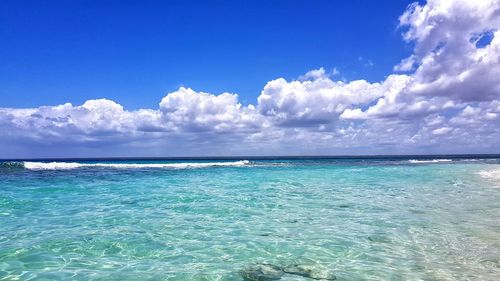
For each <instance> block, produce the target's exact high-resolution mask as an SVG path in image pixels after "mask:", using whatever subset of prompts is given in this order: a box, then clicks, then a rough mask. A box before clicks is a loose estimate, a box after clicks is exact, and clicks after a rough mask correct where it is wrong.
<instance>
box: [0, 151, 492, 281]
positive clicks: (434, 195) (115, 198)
mask: <svg viewBox="0 0 500 281" xmlns="http://www.w3.org/2000/svg"><path fill="white" fill-rule="evenodd" d="M239 160H241V159H239ZM441 160H443V159H439V160H438V161H436V159H417V160H415V159H378V160H377V159H340V160H339V159H312V160H304V159H298V160H250V161H249V162H246V161H237V160H234V161H229V160H228V161H187V160H186V161H177V162H172V161H170V162H168V161H164V162H163V161H139V160H135V161H134V160H129V161H115V162H109V161H97V162H74V163H73V162H71V163H62V164H61V163H60V162H55V163H41V162H30V163H23V162H16V163H14V162H3V163H0V280H69V279H73V280H272V279H273V278H274V279H279V280H315V279H321V278H323V279H324V280H333V279H336V280H500V160H498V159H447V160H449V161H446V159H445V160H444V161H441ZM220 163H224V164H220ZM82 164H83V165H82ZM96 164H98V165H96ZM116 164H126V165H122V166H120V165H116ZM151 164H155V165H151ZM157 164H158V165H157ZM167 164H168V165H167ZM172 164H175V165H172ZM200 164H201V165H200ZM141 165H143V166H141ZM244 278H246V279H244ZM266 278H267V279H266Z"/></svg>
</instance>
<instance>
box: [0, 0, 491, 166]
mask: <svg viewBox="0 0 500 281" xmlns="http://www.w3.org/2000/svg"><path fill="white" fill-rule="evenodd" d="M399 20H400V28H401V29H403V30H404V31H403V39H404V40H405V41H407V42H411V43H412V44H413V45H414V51H413V53H412V54H411V55H410V56H409V57H408V58H405V59H403V60H402V61H401V63H400V64H398V65H396V66H394V70H395V71H402V72H405V74H390V75H388V76H387V78H386V79H384V80H383V81H380V82H378V83H370V82H368V81H366V80H355V81H347V82H345V81H337V80H335V79H334V77H335V75H337V74H338V70H337V69H333V70H332V71H331V72H327V71H326V70H325V69H324V68H319V69H316V70H311V71H309V72H307V73H306V74H305V75H303V76H301V77H299V78H298V79H297V80H292V81H287V80H285V79H284V78H277V79H274V80H271V81H269V82H268V83H267V84H266V85H265V87H264V88H263V90H262V92H261V93H260V95H259V97H258V98H257V103H256V104H255V105H251V104H250V105H242V104H241V103H240V102H239V101H238V96H237V95H236V94H232V93H222V94H218V95H214V94H209V93H204V92H196V91H194V90H192V89H190V88H184V87H181V88H179V89H178V90H176V91H174V92H171V93H168V94H167V95H166V96H165V97H164V98H163V99H162V100H161V102H160V104H159V107H158V108H155V109H140V110H134V111H129V110H126V109H124V108H123V107H122V106H121V105H120V104H117V103H116V102H114V101H111V100H106V99H99V100H89V101H87V102H85V103H84V104H82V105H78V106H74V105H72V104H69V103H67V104H63V105H58V106H43V107H39V108H30V109H15V108H0V128H1V130H2V134H0V144H2V147H3V150H1V152H2V154H3V155H4V157H6V156H8V155H10V154H9V153H13V154H12V155H13V156H16V155H17V156H19V155H21V156H26V155H27V156H30V155H28V154H29V153H30V151H32V152H33V153H32V154H37V153H38V154H37V155H32V156H39V155H42V156H47V155H46V154H44V153H45V152H46V151H48V152H47V153H48V154H50V155H55V156H61V155H60V154H57V153H56V152H55V151H56V150H57V147H60V146H63V145H65V147H66V149H67V150H68V151H70V152H68V153H69V154H71V151H72V149H76V148H89V149H92V148H93V147H96V148H95V149H96V150H95V151H96V153H99V152H102V151H106V152H107V151H108V150H109V151H110V153H114V154H117V155H130V154H129V153H128V152H129V151H138V152H137V154H139V155H179V154H181V155H201V154H203V155H215V154H220V155H228V154H240V155H241V154H302V153H305V154H335V153H339V154H348V153H433V152H437V153H449V152H500V141H499V140H500V78H499V77H500V31H499V30H500V1H498V0H495V1H486V0H476V1H437V0H431V1H428V3H426V4H425V5H419V4H412V5H411V6H410V7H408V9H407V11H405V12H404V13H403V15H402V16H401V17H400V19H399ZM485 34H488V36H489V38H486V39H488V40H489V39H491V42H488V40H486V39H485V40H483V39H482V37H481V36H485ZM479 42H481V44H479ZM485 42H486V43H485ZM359 60H360V61H361V60H364V59H363V58H361V57H360V58H359ZM34 147H35V148H36V147H40V148H39V150H38V151H37V152H35V150H36V149H35V148H34ZM103 147H106V150H103V149H102V148H103ZM47 149H48V150H47ZM23 153H24V154H23ZM50 155H49V156H50ZM86 155H87V154H86ZM62 156H64V155H62Z"/></svg>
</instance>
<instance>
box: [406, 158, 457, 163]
mask: <svg viewBox="0 0 500 281" xmlns="http://www.w3.org/2000/svg"><path fill="white" fill-rule="evenodd" d="M451 161H453V160H451V159H431V160H414V159H412V160H408V162H410V163H412V164H423V163H441V162H451Z"/></svg>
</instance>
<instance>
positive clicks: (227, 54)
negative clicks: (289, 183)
mask: <svg viewBox="0 0 500 281" xmlns="http://www.w3.org/2000/svg"><path fill="white" fill-rule="evenodd" d="M409 3H410V2H409V1H2V2H1V3H0V41H1V42H2V47H1V48H0V61H1V63H0V84H1V85H2V87H1V88H0V95H1V97H2V98H1V99H0V107H35V106H41V105H56V104H61V103H65V102H71V103H74V104H81V103H83V102H84V101H86V100H88V99H95V98H108V99H112V100H114V101H116V102H118V103H120V104H122V105H123V106H124V107H125V108H127V109H137V108H144V107H154V106H156V105H157V104H158V102H159V100H160V99H161V98H162V97H163V96H164V95H165V94H166V93H167V92H170V91H173V90H176V89H177V88H178V87H179V86H181V85H185V86H189V87H191V88H193V89H196V90H199V91H206V92H210V93H222V92H225V91H228V92H233V93H238V94H239V95H240V100H241V102H243V103H255V101H256V98H257V96H258V95H259V94H260V91H261V90H262V88H263V86H264V85H265V84H266V82H267V81H269V80H270V79H274V78H278V77H285V78H296V77H298V76H300V75H302V74H303V73H305V72H307V71H309V70H311V69H317V68H319V67H324V68H325V69H327V70H332V69H333V68H337V69H338V70H339V71H341V73H342V77H341V78H345V79H348V80H351V79H367V80H368V81H380V80H382V79H383V78H384V77H385V76H386V75H387V74H388V73H390V72H391V70H392V67H393V65H395V64H397V63H398V62H399V61H400V60H401V58H404V57H406V56H408V55H409V54H410V53H411V48H409V47H408V46H407V45H406V44H405V43H404V42H402V40H401V35H400V32H399V31H398V30H397V24H398V16H399V15H400V14H401V13H402V11H404V10H405V8H406V6H407V5H408V4H409ZM360 58H362V59H361V60H360Z"/></svg>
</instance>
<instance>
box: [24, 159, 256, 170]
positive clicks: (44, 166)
mask: <svg viewBox="0 0 500 281" xmlns="http://www.w3.org/2000/svg"><path fill="white" fill-rule="evenodd" d="M23 164H24V168H26V169H29V170H70V169H77V168H88V167H102V168H116V169H147V168H156V169H190V168H208V167H240V166H245V165H249V164H250V161H248V160H241V161H233V162H198V163H196V162H193V163H77V162H24V163H23Z"/></svg>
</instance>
